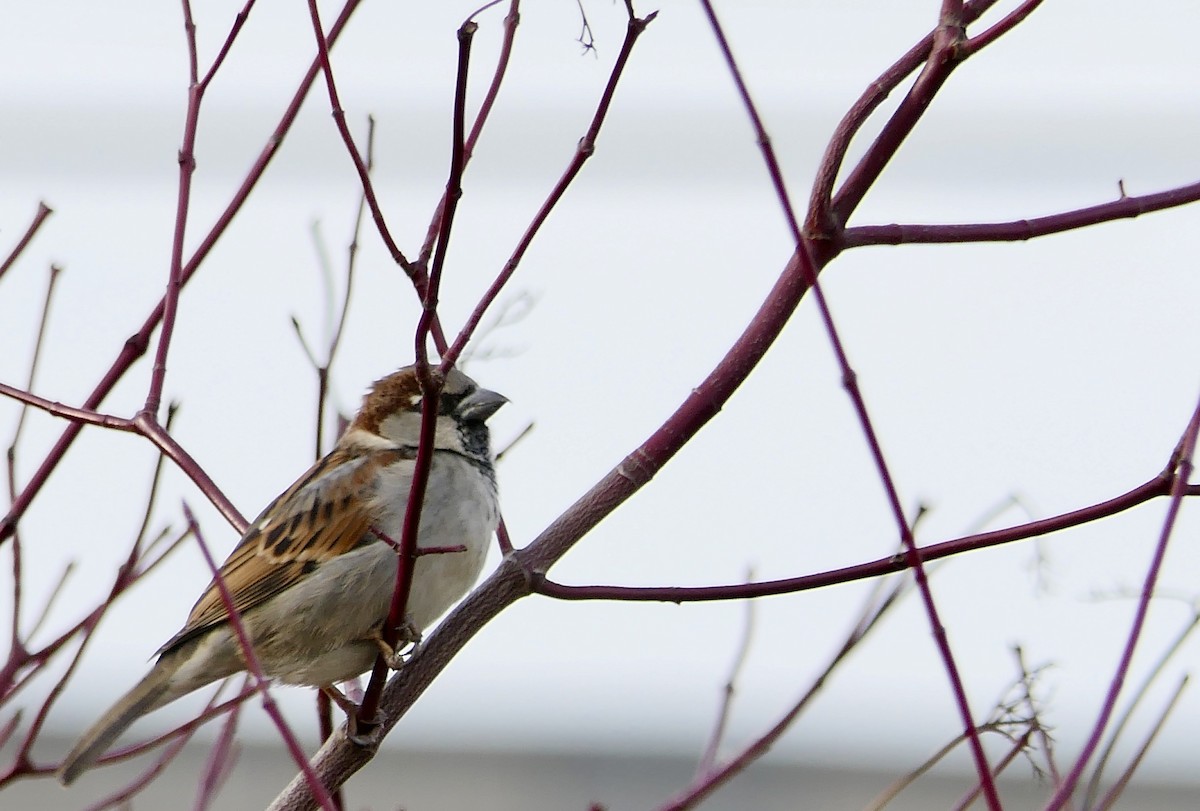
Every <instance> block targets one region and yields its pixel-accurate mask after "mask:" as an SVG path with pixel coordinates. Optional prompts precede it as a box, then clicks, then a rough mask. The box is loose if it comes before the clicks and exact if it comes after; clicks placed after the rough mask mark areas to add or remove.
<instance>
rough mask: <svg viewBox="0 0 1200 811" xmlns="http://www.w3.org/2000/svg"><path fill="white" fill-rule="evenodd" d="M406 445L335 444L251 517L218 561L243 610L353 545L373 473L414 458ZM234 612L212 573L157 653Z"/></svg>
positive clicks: (362, 525) (364, 525) (366, 524)
mask: <svg viewBox="0 0 1200 811" xmlns="http://www.w3.org/2000/svg"><path fill="white" fill-rule="evenodd" d="M412 457H413V453H412V451H411V450H410V449H408V448H387V449H379V450H373V451H369V452H363V451H362V450H361V449H359V450H358V451H356V452H354V453H350V452H347V451H345V450H344V449H340V448H339V449H335V450H334V451H333V452H332V453H330V454H329V455H328V456H326V457H325V458H324V459H321V460H320V461H319V462H317V463H316V464H315V465H313V466H312V467H311V468H310V469H309V470H308V472H307V473H305V474H304V475H303V476H301V477H300V479H298V480H297V481H296V483H295V484H293V485H292V486H291V487H289V488H288V489H287V490H286V491H284V493H283V494H282V495H280V496H279V497H278V498H277V499H275V500H274V501H273V502H271V504H269V505H268V506H267V508H266V509H265V510H263V511H262V514H260V515H259V516H258V518H256V519H255V520H254V522H253V523H252V524H251V525H250V527H249V529H247V530H246V534H245V535H243V536H242V539H241V540H240V541H239V542H238V545H237V546H236V547H235V548H234V550H233V551H232V552H231V553H230V554H229V557H228V558H227V559H226V560H225V563H224V564H222V566H221V577H222V579H223V580H224V581H225V585H226V588H228V589H229V594H230V597H231V598H232V599H233V605H234V607H235V608H236V609H237V611H238V613H239V614H244V613H245V612H246V611H248V610H250V609H251V608H253V607H255V606H257V605H260V604H262V603H264V602H266V601H267V600H269V599H271V598H272V597H274V596H275V595H276V594H279V593H281V592H283V591H285V590H287V589H288V588H290V587H291V586H293V585H295V584H296V583H297V582H299V581H300V580H302V579H303V578H305V577H307V576H308V575H309V574H311V573H312V572H313V571H315V570H316V569H317V568H318V567H319V566H320V564H321V563H322V562H324V561H327V560H331V559H333V558H336V557H337V556H339V555H342V554H345V553H346V552H348V551H350V550H351V549H353V548H354V547H355V546H357V545H358V544H359V543H361V542H362V540H363V538H364V537H365V536H366V535H367V532H368V530H369V529H370V527H371V524H372V523H373V522H374V521H375V516H374V515H372V514H371V513H370V512H369V507H370V505H371V504H372V502H373V499H372V498H371V495H372V491H373V490H374V488H375V480H376V474H377V473H378V471H379V469H380V468H381V467H384V466H386V465H389V464H392V463H394V462H397V461H400V460H402V459H411V458H412ZM228 618H229V612H228V611H227V610H226V608H225V601H224V600H222V599H221V591H220V589H219V588H217V583H216V580H215V579H214V580H213V581H211V582H210V583H209V584H208V588H207V589H205V591H204V594H203V595H201V597H200V599H199V600H197V601H196V605H195V606H194V607H193V608H192V611H191V614H189V615H188V620H187V623H186V624H185V625H184V627H183V630H181V631H180V632H179V633H178V634H176V635H175V636H174V637H172V638H171V639H170V640H169V641H168V642H167V643H166V644H165V645H163V646H162V648H160V649H159V652H160V653H162V652H165V651H168V650H171V649H172V648H175V647H177V646H178V645H181V644H183V643H184V642H186V641H187V640H189V639H193V638H195V637H197V636H199V635H200V634H202V633H204V632H205V631H207V630H209V629H210V628H212V627H213V626H215V625H219V624H221V623H223V622H225V621H226V620H228Z"/></svg>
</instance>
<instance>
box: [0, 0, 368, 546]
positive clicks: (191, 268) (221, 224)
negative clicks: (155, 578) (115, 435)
mask: <svg viewBox="0 0 1200 811" xmlns="http://www.w3.org/2000/svg"><path fill="white" fill-rule="evenodd" d="M360 2H361V0H346V3H345V5H344V6H343V7H342V10H341V13H340V14H339V15H338V18H337V20H336V21H335V22H334V24H333V27H332V28H331V29H330V31H329V37H328V39H329V42H330V43H333V42H334V41H336V39H337V38H338V36H339V35H340V34H341V33H342V30H343V29H344V28H345V25H346V22H347V21H348V20H349V19H350V15H351V14H353V13H354V10H355V9H356V8H358V5H359V3H360ZM237 25H240V23H238V22H235V26H237ZM318 70H320V61H319V60H318V59H314V60H313V63H312V64H311V65H310V66H309V68H308V71H307V73H305V75H304V78H303V79H301V81H300V85H299V87H298V88H297V89H296V92H295V94H294V95H293V96H292V100H291V102H290V103H289V104H288V107H287V109H286V110H285V111H284V113H283V116H282V117H281V118H280V121H279V124H278V125H277V126H276V127H275V130H274V132H272V134H271V135H270V137H269V138H268V139H267V143H266V145H265V146H264V147H263V149H262V151H261V152H260V153H259V156H258V158H257V159H256V160H255V162H254V165H253V166H252V167H251V168H250V171H249V172H248V173H247V174H246V177H245V179H243V181H242V184H241V186H240V187H239V188H238V190H237V191H236V192H235V193H234V195H233V198H232V199H231V200H230V201H229V203H228V205H226V207H225V210H224V211H223V212H222V213H221V214H220V216H218V217H217V220H216V222H215V223H214V224H213V226H212V227H211V228H210V229H209V231H208V234H207V235H206V236H205V237H204V239H203V240H201V242H200V245H199V246H198V247H197V248H196V250H195V252H194V253H193V254H192V257H191V259H189V260H188V261H187V263H186V264H184V265H183V267H182V269H181V273H180V279H179V285H180V287H183V286H184V285H186V284H187V283H188V281H190V280H191V278H192V276H193V275H194V274H195V273H196V271H197V270H198V269H199V267H200V265H201V263H202V262H203V261H204V259H205V258H206V257H207V256H208V254H209V251H211V250H212V249H213V246H214V245H216V243H217V240H218V239H220V238H221V236H222V235H223V234H224V233H225V230H226V229H227V228H228V227H229V224H230V223H231V222H232V221H233V218H234V216H235V215H236V214H237V213H238V212H239V211H240V210H241V208H242V205H243V204H244V203H245V202H246V199H247V198H248V197H249V196H250V192H251V191H252V190H253V189H254V187H255V186H256V185H257V184H258V181H259V180H260V179H261V178H262V176H263V173H264V172H265V171H266V168H267V166H268V165H269V164H270V163H271V160H272V159H273V158H274V157H275V153H276V152H277V151H278V150H279V147H280V145H281V144H282V143H283V139H284V136H285V135H287V133H288V130H290V129H291V126H292V124H293V122H294V121H295V119H296V115H297V114H298V113H299V112H300V107H301V105H302V104H303V102H304V99H305V98H306V97H307V95H308V91H309V90H310V89H311V88H312V83H313V81H314V80H315V79H316V76H317V71H318ZM165 309H166V300H165V297H164V299H163V300H160V301H159V303H158V305H157V306H156V307H155V308H154V310H153V311H152V312H151V313H150V315H149V316H147V318H146V320H145V322H144V323H143V324H142V326H141V328H140V329H139V330H138V331H137V332H136V333H134V334H133V335H132V336H131V337H130V338H129V339H128V340H127V341H126V342H125V345H124V347H123V348H122V349H121V352H120V353H119V354H118V355H117V358H116V359H115V360H114V361H113V363H112V365H111V366H110V367H109V369H108V371H107V372H106V373H105V374H104V376H103V377H102V378H101V380H100V382H99V383H97V384H96V387H95V388H94V389H93V390H92V393H91V394H90V395H88V397H87V399H85V400H84V402H83V404H82V406H81V408H82V409H83V410H85V411H95V410H96V409H97V408H99V406H100V404H101V403H102V402H104V399H105V398H106V397H107V396H108V394H109V392H111V391H112V389H113V387H115V386H116V384H117V382H118V381H119V380H121V378H122V377H124V376H125V373H126V372H128V371H129V369H130V367H132V366H133V363H134V362H135V361H136V360H137V359H138V358H140V357H141V356H142V355H143V354H144V353H145V351H146V348H147V347H148V346H149V343H150V336H151V335H152V334H153V332H154V330H155V328H157V327H158V325H159V323H160V322H161V321H162V318H163V315H164V312H165ZM81 429H82V423H80V422H72V424H71V425H69V426H67V428H66V430H64V431H63V433H62V435H61V436H60V437H59V438H58V441H57V442H56V443H55V444H54V447H53V448H52V449H51V450H50V452H49V453H48V454H47V455H46V457H45V458H44V459H43V461H42V464H41V465H40V466H39V467H38V469H37V470H36V471H35V472H34V474H33V476H32V477H31V478H30V480H29V482H28V483H27V484H26V485H25V488H24V489H23V490H22V491H21V493H20V494H19V495H18V496H17V498H16V499H15V500H14V501H13V503H12V506H11V507H10V508H9V511H8V514H7V515H5V516H4V517H3V518H0V544H2V543H3V542H4V541H6V540H8V539H9V538H10V537H11V536H12V533H13V532H14V531H15V529H16V526H17V522H18V521H20V520H21V516H23V515H24V514H25V511H26V510H28V509H29V505H30V504H32V503H33V500H34V498H36V497H37V494H38V493H39V492H41V489H42V487H43V486H45V484H46V481H47V479H49V478H50V474H51V473H53V472H54V469H55V468H57V467H58V465H59V463H61V462H62V460H63V457H64V456H65V455H66V452H67V450H68V449H69V448H70V447H71V445H72V444H73V443H74V442H75V439H76V437H78V436H79V432H80V430H81ZM189 474H190V471H189ZM205 495H206V496H209V497H210V498H211V494H210V493H208V492H206V493H205Z"/></svg>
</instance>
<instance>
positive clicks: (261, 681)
mask: <svg viewBox="0 0 1200 811" xmlns="http://www.w3.org/2000/svg"><path fill="white" fill-rule="evenodd" d="M183 514H184V517H185V518H186V519H187V523H188V528H189V529H191V531H192V534H193V535H194V536H195V538H196V545H197V546H199V547H200V552H201V553H202V554H203V555H204V562H205V563H207V564H208V568H209V570H210V571H211V572H212V576H213V583H215V584H216V586H217V591H219V592H220V593H221V602H222V603H224V604H225V612H226V613H227V614H228V616H229V625H230V627H231V628H232V629H233V632H234V635H235V636H236V637H237V641H238V646H239V648H241V653H242V662H243V664H245V665H246V670H247V672H249V674H250V676H251V677H252V679H253V683H254V689H255V691H256V692H257V693H258V694H259V695H261V696H262V705H263V710H265V711H266V713H267V715H269V716H270V717H271V720H272V721H274V722H275V727H276V728H277V729H278V730H279V736H280V737H281V738H283V742H284V745H285V746H287V749H288V752H289V753H290V754H291V756H292V760H294V761H295V762H296V765H297V766H299V767H300V773H301V775H302V776H303V777H304V778H305V780H307V781H308V787H309V789H310V790H311V791H312V792H313V793H314V795H315V797H316V800H317V802H319V803H320V804H321V807H322V808H324V809H326V811H336V809H335V807H334V804H333V800H332V798H330V796H329V792H328V791H327V790H326V789H325V786H324V785H322V784H321V781H320V780H318V779H317V776H316V774H314V773H313V771H312V767H311V766H309V764H308V756H307V755H306V754H304V749H303V748H302V747H301V746H300V742H299V741H298V740H296V736H295V734H294V733H293V732H292V729H291V727H289V726H288V724H287V721H285V720H284V718H283V713H282V712H280V711H279V706H278V705H277V704H276V703H275V699H274V698H273V697H272V696H271V690H270V686H271V685H270V682H269V681H267V677H266V674H264V673H263V669H262V665H260V664H259V662H258V655H257V654H255V652H254V644H253V643H252V642H251V641H250V635H249V634H248V633H247V631H246V626H245V625H244V624H243V623H242V616H241V612H239V611H238V609H237V606H236V605H235V604H234V602H233V595H232V594H230V593H229V587H228V586H227V585H226V584H225V578H224V577H223V576H222V575H221V568H220V567H219V566H218V565H217V561H216V560H215V559H214V558H213V556H212V552H210V551H209V549H208V544H207V543H205V541H204V535H203V534H202V533H201V531H200V526H199V524H197V523H196V518H195V516H193V515H192V511H191V509H189V508H188V505H187V504H186V503H185V504H184V505H183Z"/></svg>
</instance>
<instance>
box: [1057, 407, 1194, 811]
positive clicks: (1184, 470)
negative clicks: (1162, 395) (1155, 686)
mask: <svg viewBox="0 0 1200 811" xmlns="http://www.w3.org/2000/svg"><path fill="white" fill-rule="evenodd" d="M1197 433H1200V402H1197V404H1196V408H1195V410H1193V412H1192V418H1191V420H1190V421H1189V422H1188V426H1187V430H1185V431H1184V433H1183V438H1182V439H1181V440H1180V443H1179V450H1178V452H1177V454H1176V457H1177V460H1176V468H1177V471H1178V476H1177V478H1176V479H1175V482H1174V484H1173V485H1172V487H1171V500H1170V502H1169V504H1168V506H1167V514H1166V517H1165V518H1164V519H1163V524H1162V531H1161V532H1160V533H1159V537H1158V543H1157V544H1155V547H1154V556H1153V557H1152V558H1151V561H1150V566H1149V568H1148V570H1147V572H1146V577H1145V580H1144V581H1143V583H1142V594H1141V596H1140V598H1139V599H1138V604H1137V609H1136V611H1135V612H1134V616H1133V623H1132V627H1131V628H1130V629H1129V636H1128V638H1127V639H1126V642H1125V647H1124V649H1123V650H1122V652H1121V657H1120V659H1119V660H1118V662H1117V667H1116V671H1115V672H1114V673H1113V677H1112V681H1111V682H1110V684H1109V688H1108V692H1107V694H1106V695H1105V698H1104V703H1103V705H1102V706H1101V708H1100V713H1099V715H1098V716H1097V718H1096V723H1095V724H1094V726H1093V727H1092V732H1091V734H1090V735H1089V736H1088V739H1087V742H1086V743H1085V744H1084V746H1083V751H1081V752H1080V753H1079V756H1078V758H1076V760H1075V764H1074V765H1073V766H1072V767H1071V771H1070V772H1068V773H1067V775H1066V777H1065V778H1063V781H1062V783H1060V784H1059V786H1058V790H1057V791H1055V792H1054V796H1053V797H1051V798H1050V802H1049V803H1048V804H1047V806H1046V811H1058V809H1060V808H1062V807H1063V805H1064V804H1065V803H1067V802H1068V800H1069V799H1070V797H1071V795H1072V793H1073V792H1074V790H1075V786H1076V785H1077V784H1078V783H1079V778H1080V776H1081V775H1082V774H1083V770H1084V768H1085V767H1086V766H1087V763H1088V761H1089V760H1091V757H1092V755H1093V754H1094V753H1095V751H1096V748H1097V746H1099V744H1100V738H1101V736H1102V735H1103V734H1104V730H1105V728H1106V727H1107V725H1108V721H1109V719H1110V718H1111V717H1112V714H1113V711H1114V709H1115V708H1116V703H1117V698H1118V696H1119V695H1120V693H1121V688H1122V686H1123V685H1124V683H1125V676H1126V674H1127V673H1128V672H1129V665H1130V663H1131V662H1132V661H1133V652H1134V650H1135V649H1136V648H1137V643H1138V640H1139V639H1140V638H1141V633H1142V628H1143V627H1144V626H1145V623H1146V615H1147V614H1148V613H1149V611H1150V600H1151V599H1152V598H1153V596H1154V586H1155V584H1156V583H1157V582H1158V575H1159V573H1160V572H1161V571H1162V562H1163V558H1164V557H1165V556H1166V553H1167V543H1168V542H1169V541H1170V539H1171V534H1172V531H1173V530H1174V528H1175V520H1176V518H1177V517H1178V516H1179V508H1180V506H1181V505H1182V503H1183V495H1184V490H1185V485H1186V483H1187V482H1188V480H1189V479H1190V478H1191V474H1192V456H1193V454H1194V453H1195V450H1196V437H1197Z"/></svg>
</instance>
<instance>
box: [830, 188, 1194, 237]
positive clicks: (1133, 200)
mask: <svg viewBox="0 0 1200 811" xmlns="http://www.w3.org/2000/svg"><path fill="white" fill-rule="evenodd" d="M1197 200H1200V182H1198V183H1189V184H1188V185H1186V186H1179V187H1177V188H1174V189H1168V190H1167V191H1161V192H1155V193H1153V194H1144V195H1140V196H1137V197H1128V196H1125V195H1122V196H1121V197H1120V199H1118V200H1113V201H1112V202H1109V203H1101V204H1099V205H1095V206H1088V207H1086V208H1079V209H1075V210H1074V211H1064V212H1061V213H1059V214H1050V215H1048V216H1045V217H1034V218H1032V219H1027V220H1012V221H1011V222H984V223H969V224H962V225H899V224H892V225H860V226H856V227H852V228H847V229H846V230H845V231H844V232H843V233H842V236H841V237H840V238H839V239H838V240H837V243H838V245H840V246H841V247H842V248H858V247H861V246H864V245H905V244H915V243H950V242H957V243H963V242H1019V241H1022V240H1026V239H1033V238H1035V237H1042V236H1046V235H1048V234H1059V233H1062V232H1063V231H1074V230H1077V229H1079V228H1084V227H1086V226H1089V225H1098V224H1100V223H1104V222H1111V221H1113V220H1121V219H1130V218H1133V217H1138V216H1141V215H1142V214H1149V213H1150V212H1152V211H1161V210H1162V209H1165V208H1176V207H1178V206H1182V205H1186V204H1187V203H1194V202H1196V201H1197Z"/></svg>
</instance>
